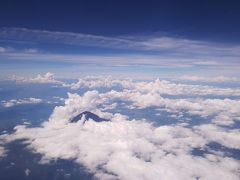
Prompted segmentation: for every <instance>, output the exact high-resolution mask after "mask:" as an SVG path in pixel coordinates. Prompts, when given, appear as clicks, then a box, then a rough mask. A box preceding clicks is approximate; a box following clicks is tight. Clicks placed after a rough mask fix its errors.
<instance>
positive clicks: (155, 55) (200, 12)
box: [0, 0, 240, 78]
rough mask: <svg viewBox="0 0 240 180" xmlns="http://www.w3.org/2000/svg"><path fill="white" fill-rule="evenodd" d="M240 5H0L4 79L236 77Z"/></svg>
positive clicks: (186, 3)
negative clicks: (44, 75)
mask: <svg viewBox="0 0 240 180" xmlns="http://www.w3.org/2000/svg"><path fill="white" fill-rule="evenodd" d="M239 6H240V3H239V2H238V1H223V0H222V1H217V2H216V1H212V2H209V1H201V2H193V1H181V2H180V1H141V2H138V1H131V2H128V1H118V2H114V3H113V2H111V1H101V2H97V1H88V2H83V1H68V2H66V1H56V2H54V1H51V2H48V1H34V2H33V1H21V2H19V1H2V2H1V6H0V65H1V66H0V70H1V73H0V75H1V76H9V75H12V74H20V75H29V76H30V75H33V74H37V73H44V72H48V71H51V72H54V73H55V74H56V75H57V76H58V77H78V76H81V75H99V74H100V75H115V76H119V75H121V76H131V77H136V76H137V77H140V78H146V77H178V76H179V75H199V76H202V75H207V76H227V77H228V76H229V77H238V76H239V73H238V72H239V57H240V45H239V42H240V39H239V37H240V34H239V32H240V23H239V21H237V19H239V18H240V13H239Z"/></svg>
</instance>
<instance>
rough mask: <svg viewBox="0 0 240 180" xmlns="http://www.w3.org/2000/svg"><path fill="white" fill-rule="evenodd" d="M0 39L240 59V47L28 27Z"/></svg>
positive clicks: (10, 31)
mask: <svg viewBox="0 0 240 180" xmlns="http://www.w3.org/2000/svg"><path fill="white" fill-rule="evenodd" d="M0 38H2V39H10V40H17V41H27V42H29V41H30V42H40V43H44V42H47V43H59V44H69V45H81V46H82V45H84V46H96V47H107V48H114V49H128V50H129V49H130V50H131V49H133V50H136V49H137V50H145V51H146V50H153V51H165V50H166V51H168V52H169V51H171V54H174V55H180V54H181V55H186V54H189V53H190V54H195V55H201V56H221V55H222V54H224V55H228V56H239V55H240V54H239V52H240V51H239V49H240V47H239V46H237V45H235V46H233V45H232V46H226V45H223V44H218V43H212V42H205V41H197V40H190V39H184V38H175V37H166V36H162V37H147V36H145V37H140V38H139V37H138V38H137V37H127V36H126V37H123V36H122V37H106V36H99V35H91V34H83V33H72V32H54V31H46V30H33V29H26V28H1V29H0Z"/></svg>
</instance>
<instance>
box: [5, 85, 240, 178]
mask: <svg viewBox="0 0 240 180" xmlns="http://www.w3.org/2000/svg"><path fill="white" fill-rule="evenodd" d="M134 91H135V90H134ZM134 91H133V92H129V91H124V92H115V91H111V92H107V93H102V94H100V93H98V92H97V91H89V92H86V93H85V94H84V95H82V96H79V95H77V94H69V98H68V99H66V101H65V105H64V106H59V107H56V108H55V110H54V112H53V114H52V115H51V117H50V119H49V121H47V122H44V123H43V124H42V126H41V127H37V128H27V127H26V126H23V125H21V126H17V127H16V128H15V130H16V132H15V133H14V134H10V135H3V137H4V138H5V140H6V141H8V142H9V141H13V140H16V139H26V143H27V146H28V148H29V149H30V150H33V151H34V152H37V153H41V154H42V155H43V158H42V161H41V162H42V163H47V162H49V161H50V160H52V159H58V158H62V159H69V160H72V159H74V160H75V161H76V162H77V163H80V164H82V165H84V166H85V167H86V168H87V169H88V170H89V171H90V172H92V173H94V175H95V177H97V178H99V179H133V180H134V179H159V178H164V179H173V180H174V179H193V178H199V179H224V180H225V179H238V178H239V172H238V170H239V168H240V164H239V161H237V160H235V159H233V158H231V157H224V155H222V154H221V153H215V152H214V151H213V152H211V153H207V154H205V155H203V156H195V155H193V154H192V150H193V149H194V148H199V149H204V148H206V146H207V145H208V143H210V142H217V143H220V144H222V145H224V146H226V147H230V148H240V146H239V138H238V137H239V135H240V132H239V130H230V129H226V128H219V127H218V126H216V125H213V124H211V125H199V126H194V127H193V128H189V127H184V126H182V125H178V124H176V125H165V126H160V127H155V126H153V125H152V124H151V123H149V122H147V121H144V120H132V119H129V118H128V117H127V116H123V115H121V114H111V113H107V112H102V111H100V110H99V108H98V107H99V105H100V106H101V105H104V104H109V103H110V102H113V101H114V100H115V99H116V98H121V100H125V101H132V102H133V103H134V104H135V105H139V106H144V107H146V106H153V105H157V106H162V105H164V106H167V107H169V108H173V109H188V110H189V111H192V113H198V112H200V113H202V114H209V113H210V114H211V113H217V114H218V112H222V111H223V112H224V111H226V112H228V113H233V114H234V113H237V114H239V113H238V112H240V111H239V108H238V107H240V106H238V104H235V103H239V102H236V101H234V100H229V99H226V100H214V99H213V100H202V101H200V102H199V103H198V104H197V102H198V101H196V102H190V101H188V100H184V99H180V100H178V99H165V98H163V97H160V96H159V95H158V94H156V93H149V94H142V93H141V92H134ZM233 106H234V107H233ZM86 110H87V111H92V112H94V113H96V114H98V115H99V116H100V117H103V118H107V119H110V120H111V121H107V122H100V123H97V122H95V121H92V120H89V121H86V122H85V123H84V124H82V123H81V121H80V122H78V123H69V120H70V119H71V118H72V117H74V116H75V115H77V114H79V113H80V112H82V111H86ZM237 111H238V112H237ZM63 142H64V143H63Z"/></svg>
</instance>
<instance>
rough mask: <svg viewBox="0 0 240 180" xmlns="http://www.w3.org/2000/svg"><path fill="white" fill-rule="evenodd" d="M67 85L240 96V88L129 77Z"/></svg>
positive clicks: (92, 78)
mask: <svg viewBox="0 0 240 180" xmlns="http://www.w3.org/2000/svg"><path fill="white" fill-rule="evenodd" d="M63 86H65V87H70V88H72V89H79V88H83V87H87V88H91V89H94V88H99V87H106V88H113V87H115V86H120V87H122V88H125V89H130V90H135V91H139V92H141V93H150V92H151V93H158V94H160V95H163V94H168V95H223V96H239V95H240V89H239V88H234V89H231V88H217V87H212V86H201V85H187V84H180V83H178V84H176V83H172V82H170V81H165V80H160V79H156V80H155V81H148V82H147V81H137V82H136V81H132V80H128V79H123V80H119V79H113V78H111V77H104V76H102V77H101V76H97V77H85V78H80V79H79V80H78V82H76V83H71V84H66V83H65V84H63Z"/></svg>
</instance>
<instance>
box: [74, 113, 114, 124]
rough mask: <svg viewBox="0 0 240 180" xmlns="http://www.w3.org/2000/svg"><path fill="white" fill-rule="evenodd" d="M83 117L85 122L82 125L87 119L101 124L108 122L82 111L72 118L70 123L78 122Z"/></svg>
mask: <svg viewBox="0 0 240 180" xmlns="http://www.w3.org/2000/svg"><path fill="white" fill-rule="evenodd" d="M83 116H84V117H85V120H84V122H83V123H85V122H86V121H88V120H89V119H92V120H94V121H96V122H102V121H109V120H107V119H103V118H100V117H99V116H98V115H96V114H94V113H91V112H89V111H84V112H82V113H80V114H79V115H77V116H75V117H74V118H72V119H71V120H70V122H71V123H72V122H78V121H79V120H81V119H82V117H83Z"/></svg>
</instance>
